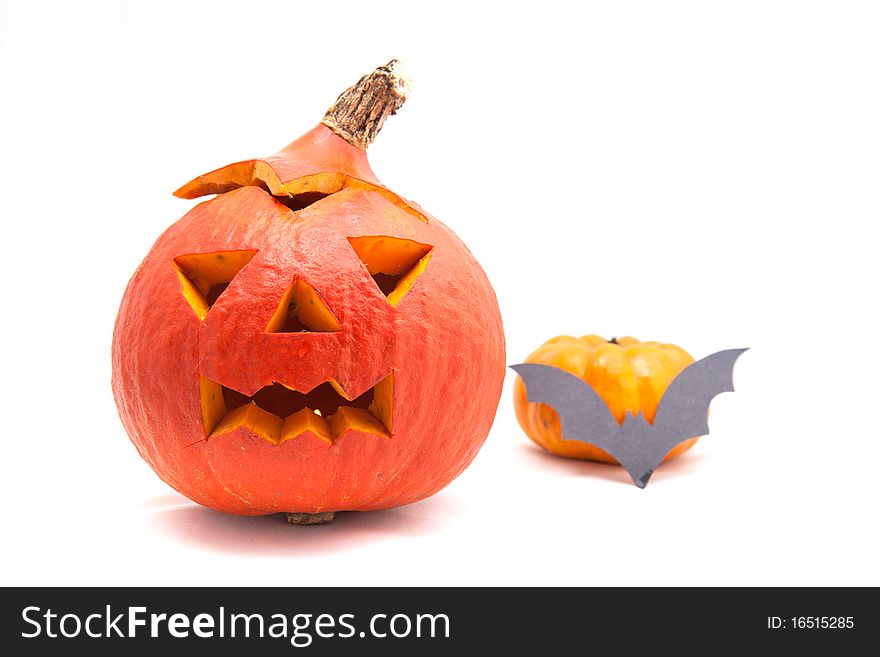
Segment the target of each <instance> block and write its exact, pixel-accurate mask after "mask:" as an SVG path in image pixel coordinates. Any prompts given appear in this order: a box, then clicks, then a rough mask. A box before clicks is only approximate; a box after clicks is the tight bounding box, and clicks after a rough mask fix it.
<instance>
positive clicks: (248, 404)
mask: <svg viewBox="0 0 880 657" xmlns="http://www.w3.org/2000/svg"><path fill="white" fill-rule="evenodd" d="M392 377H393V374H389V375H388V376H386V377H385V378H384V379H382V380H381V381H379V383H377V384H376V385H375V386H373V387H372V388H370V389H369V390H367V391H366V392H365V393H364V394H362V395H361V396H360V397H357V398H355V399H351V398H350V397H349V396H348V395H347V394H346V392H345V391H344V390H343V389H342V387H341V386H340V385H339V384H338V383H336V381H334V380H332V379H331V380H330V381H327V382H325V383H322V384H321V385H319V386H318V387H316V388H314V389H313V390H310V391H309V392H307V393H303V392H299V391H297V390H293V389H291V388H289V387H287V386H285V385H283V384H280V383H273V384H272V385H268V386H266V387H264V388H261V389H260V390H258V391H257V392H256V393H254V395H253V396H251V397H248V396H247V395H243V394H241V393H240V392H237V391H235V390H233V389H232V388H227V387H226V386H223V385H220V384H219V383H217V382H215V381H211V380H210V379H206V378H204V377H202V378H201V380H200V382H199V393H200V397H201V405H202V421H203V423H204V426H205V435H206V436H207V437H208V438H214V437H216V436H220V435H222V434H225V433H229V432H230V431H234V430H235V429H238V428H240V427H246V428H247V429H250V430H251V431H252V432H253V433H255V434H257V435H258V436H260V437H261V438H264V439H265V440H268V441H269V442H271V443H274V444H276V445H280V444H281V443H283V442H285V441H287V440H291V439H293V438H296V437H298V436H301V435H302V434H304V433H306V432H308V431H311V432H312V433H314V434H315V435H316V436H317V437H318V438H320V439H321V440H323V441H325V442H327V443H329V444H331V445H332V444H334V443H335V442H336V441H338V440H339V439H340V438H341V437H342V435H343V434H344V433H346V432H347V431H352V430H353V431H362V432H364V433H372V434H376V435H378V436H382V437H383V438H390V437H391V408H392V391H393V387H394V386H393V380H392Z"/></svg>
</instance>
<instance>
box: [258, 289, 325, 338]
mask: <svg viewBox="0 0 880 657" xmlns="http://www.w3.org/2000/svg"><path fill="white" fill-rule="evenodd" d="M340 328H341V327H340V326H339V322H338V321H337V319H336V317H335V316H334V315H333V313H332V312H330V309H329V308H328V307H327V304H326V302H325V301H324V299H323V298H321V295H320V294H318V292H317V290H315V288H313V287H312V286H311V285H309V284H308V283H306V282H305V281H303V280H296V281H294V282H293V284H292V285H291V286H290V287H289V288H287V291H286V292H285V293H284V296H282V297H281V301H280V302H279V303H278V308H277V309H276V310H275V314H273V315H272V319H270V320H269V323H268V324H267V325H266V332H267V333H332V332H335V331H339V330H340Z"/></svg>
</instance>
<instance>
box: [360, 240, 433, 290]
mask: <svg viewBox="0 0 880 657" xmlns="http://www.w3.org/2000/svg"><path fill="white" fill-rule="evenodd" d="M348 241H349V243H350V244H351V248H352V249H354V252H355V253H356V254H357V256H358V258H360V260H361V262H363V263H364V266H365V267H366V268H367V271H368V272H369V273H370V276H372V277H373V280H374V281H375V282H376V286H377V287H378V288H379V289H380V290H381V291H382V294H384V295H385V296H386V297H387V298H388V303H389V304H391V305H392V306H396V305H397V304H398V303H400V301H401V300H402V299H403V297H404V296H406V293H407V292H409V291H410V289H411V288H412V286H413V284H414V283H415V281H416V279H417V278H418V277H419V276H421V275H422V273H423V272H424V271H425V268H426V267H427V266H428V261H429V260H430V259H431V254H432V253H433V250H434V247H433V246H430V245H428V244H421V243H419V242H415V241H413V240H407V239H401V238H399V237H391V236H389V235H365V236H363V237H349V238H348Z"/></svg>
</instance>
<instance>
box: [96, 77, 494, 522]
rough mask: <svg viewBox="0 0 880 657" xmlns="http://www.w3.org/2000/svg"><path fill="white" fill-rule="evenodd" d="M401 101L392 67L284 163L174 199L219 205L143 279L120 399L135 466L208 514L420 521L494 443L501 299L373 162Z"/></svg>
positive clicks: (238, 172) (240, 171)
mask: <svg viewBox="0 0 880 657" xmlns="http://www.w3.org/2000/svg"><path fill="white" fill-rule="evenodd" d="M405 92H406V84H405V81H404V80H403V78H402V77H401V76H400V75H399V71H398V68H397V64H396V62H391V63H390V64H389V65H387V66H385V67H381V68H379V69H377V70H376V71H375V72H374V73H372V74H370V75H367V76H364V77H363V78H362V79H361V80H360V81H359V82H358V83H357V84H356V85H355V86H354V87H352V88H351V89H349V90H348V91H346V92H345V93H343V94H342V95H341V96H340V97H339V99H338V100H337V102H336V104H335V105H334V106H333V107H332V108H331V109H330V110H329V111H328V113H327V115H326V116H325V118H324V120H323V121H322V123H321V124H319V125H318V127H316V128H314V129H313V130H311V131H310V132H308V133H307V134H306V135H304V136H303V137H301V138H300V139H298V140H296V141H294V142H293V143H292V144H290V145H289V146H287V147H286V148H284V149H283V150H282V151H281V152H279V153H278V154H277V155H274V156H272V157H269V158H266V159H263V160H249V161H246V162H241V163H238V164H233V165H230V166H227V167H223V168H221V169H218V170H216V171H214V172H212V173H209V174H206V175H204V176H200V177H199V178H196V179H195V180H193V181H192V182H190V183H188V184H186V185H184V186H183V187H181V188H180V189H179V190H178V191H177V192H175V193H176V194H177V195H178V196H181V197H183V198H196V197H199V196H203V195H206V194H216V196H215V197H214V198H213V199H211V200H208V201H205V202H203V203H201V204H200V205H198V206H196V207H195V208H193V209H192V210H191V211H190V212H189V213H188V214H187V215H186V216H184V217H183V218H182V219H181V220H180V221H178V222H177V223H175V224H174V225H173V226H171V227H170V228H169V229H168V230H167V231H166V232H165V233H164V234H163V235H162V236H161V237H160V238H159V240H158V241H157V242H156V244H155V245H154V246H153V248H152V250H151V251H150V253H149V254H148V255H147V257H146V259H145V260H144V261H143V263H142V264H141V266H140V267H139V268H138V270H137V271H136V272H135V275H134V277H133V278H132V279H131V281H130V283H129V285H128V288H127V290H126V292H125V296H124V298H123V300H122V304H121V307H120V310H119V315H118V317H117V322H116V329H115V333H114V339H113V391H114V394H115V398H116V402H117V406H118V408H119V414H120V416H121V418H122V422H123V424H124V425H125V428H126V430H127V431H128V434H129V436H130V437H131V440H132V441H133V442H134V444H135V446H136V447H137V449H138V451H139V452H140V454H141V456H143V458H144V459H146V461H147V462H148V463H149V464H150V465H151V466H152V468H153V469H154V470H155V471H156V473H157V474H158V475H159V476H160V477H161V478H162V479H163V480H164V481H166V482H167V483H168V484H170V485H171V486H173V487H174V488H176V489H177V490H178V491H180V492H181V493H183V494H185V495H187V496H188V497H190V498H191V499H193V500H195V501H196V502H198V503H200V504H203V505H205V506H208V507H211V508H214V509H218V510H220V511H226V512H230V513H237V514H246V515H260V514H269V513H276V512H291V515H290V519H291V521H296V522H304V523H308V522H322V521H326V520H329V519H332V514H333V512H336V511H340V510H369V509H382V508H387V507H393V506H397V505H401V504H407V503H409V502H414V501H416V500H419V499H422V498H424V497H427V496H429V495H432V494H433V493H435V492H437V491H438V490H440V489H441V488H443V487H444V486H445V485H446V484H448V483H449V482H450V481H451V480H452V479H454V478H455V477H456V476H457V475H458V474H459V473H460V472H461V471H462V470H463V469H464V468H465V467H466V466H467V465H468V464H469V463H470V462H471V460H472V459H473V458H474V456H475V455H476V453H477V451H478V450H479V448H480V447H481V445H482V443H483V441H484V440H485V438H486V435H487V433H488V431H489V427H490V425H491V423H492V420H493V418H494V414H495V410H496V407H497V404H498V400H499V397H500V394H501V385H502V380H503V377H504V337H503V332H502V326H501V317H500V314H499V310H498V305H497V302H496V300H495V295H494V292H493V290H492V287H491V286H490V284H489V281H488V280H487V279H486V276H485V274H484V273H483V271H482V269H481V268H480V266H479V264H478V263H477V262H476V260H475V259H474V258H473V256H472V255H471V254H470V252H469V251H468V250H467V248H466V247H465V245H464V244H463V243H462V242H461V241H460V240H459V239H458V238H457V237H456V236H455V234H453V233H452V231H450V230H449V229H448V228H447V227H446V226H444V225H443V224H442V223H440V221H438V220H437V219H435V218H434V217H432V216H430V215H429V214H428V213H426V212H425V211H424V210H422V209H421V208H420V207H419V206H417V205H416V204H414V203H412V202H410V201H407V200H405V199H403V198H401V197H400V196H398V195H397V194H395V193H394V192H392V191H390V190H389V189H387V188H386V187H383V186H382V185H381V183H379V181H378V180H377V179H376V177H375V175H374V174H373V172H372V171H371V169H370V166H369V164H368V162H367V157H366V153H365V150H364V149H366V147H367V145H368V144H369V143H370V141H371V140H372V138H373V137H374V136H375V134H376V133H377V132H378V130H379V128H381V126H382V123H383V122H384V120H385V118H386V116H388V115H389V114H393V113H394V112H395V111H396V110H397V109H398V108H399V107H400V105H401V104H402V103H403V100H404V98H405Z"/></svg>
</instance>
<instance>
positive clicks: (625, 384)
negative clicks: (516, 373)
mask: <svg viewBox="0 0 880 657" xmlns="http://www.w3.org/2000/svg"><path fill="white" fill-rule="evenodd" d="M525 362H527V363H539V364H542V365H552V366H554V367H558V368H559V369H562V370H565V371H566V372H569V373H570V374H574V375H575V376H577V377H579V378H581V379H582V380H583V381H585V382H586V383H588V384H589V385H590V386H592V388H593V390H595V391H596V393H597V394H598V395H599V396H600V397H601V398H602V400H603V401H604V402H605V403H606V404H607V405H608V409H609V410H610V411H611V413H612V414H613V415H614V417H615V418H616V419H617V421H618V422H620V423H622V422H623V419H624V417H625V416H626V413H627V411H629V412H631V413H632V414H633V415H635V414H637V413H639V412H641V413H642V415H644V416H645V419H646V420H647V421H648V422H653V421H654V414H655V413H656V412H657V404H658V403H659V402H660V400H661V399H662V397H663V393H664V392H666V388H667V387H669V384H670V383H672V381H673V379H675V377H676V376H678V375H679V373H681V371H682V370H683V369H684V368H686V367H687V366H688V365H690V364H691V363H693V362H694V359H693V358H692V357H691V355H690V354H689V353H688V352H686V351H685V350H684V349H682V348H681V347H678V346H676V345H673V344H664V343H660V342H639V341H638V340H636V339H635V338H631V337H624V338H612V339H611V340H606V339H605V338H601V337H599V336H596V335H585V336H582V337H579V338H576V337H572V336H570V335H561V336H558V337H555V338H552V339H550V340H548V341H547V342H545V343H544V344H543V345H541V346H540V347H538V349H536V350H535V351H534V352H532V354H531V355H529V357H528V358H527V359H526V360H525ZM513 394H514V398H513V403H514V408H515V410H516V418H517V420H519V424H520V426H521V427H522V428H523V430H524V431H525V432H526V434H527V435H528V436H529V437H530V438H531V439H532V440H534V441H535V442H536V443H538V444H539V445H540V446H541V447H543V448H544V449H546V450H547V451H549V452H551V453H553V454H556V455H558V456H565V457H568V458H574V459H584V460H588V461H599V462H601V463H617V461H616V460H615V459H614V457H613V456H611V455H610V454H608V452H606V451H604V450H602V449H599V448H598V447H594V446H593V445H590V444H588V443H585V442H583V441H580V440H563V438H562V428H561V426H560V423H559V416H558V415H557V413H556V411H554V410H553V409H552V408H551V407H550V406H547V405H546V404H537V403H529V401H528V397H527V395H526V388H525V385H524V384H523V382H522V379H520V378H519V377H517V378H516V382H515V384H514V392H513ZM697 440H698V438H697V437H695V438H691V439H689V440H686V441H684V442H682V443H681V444H679V445H678V446H676V447H675V448H674V449H673V450H672V451H670V452H669V454H667V455H666V458H665V459H664V461H668V460H669V459H672V458H675V457H676V456H678V455H679V454H681V453H682V452H685V451H687V450H688V449H690V448H691V447H693V446H694V444H695V443H696V442H697Z"/></svg>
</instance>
